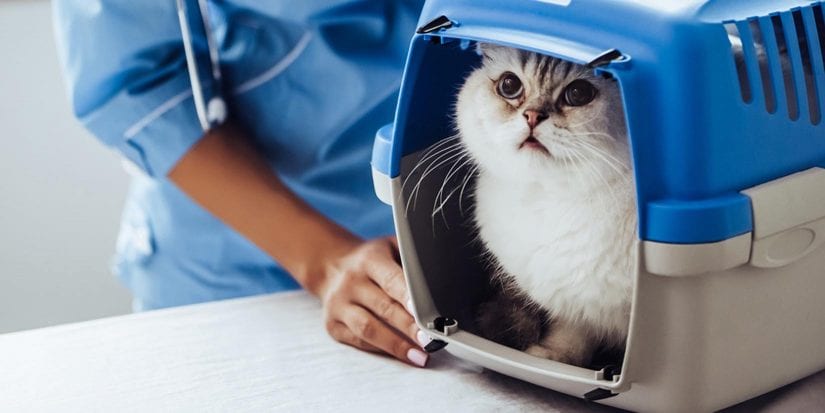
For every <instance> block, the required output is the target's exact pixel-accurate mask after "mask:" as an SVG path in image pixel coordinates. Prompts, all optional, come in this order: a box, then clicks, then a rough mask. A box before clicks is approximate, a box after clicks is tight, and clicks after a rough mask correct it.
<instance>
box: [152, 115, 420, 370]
mask: <svg viewBox="0 0 825 413" xmlns="http://www.w3.org/2000/svg"><path fill="white" fill-rule="evenodd" d="M168 176H169V178H170V179H171V181H172V182H174V183H175V184H176V185H177V186H178V187H180V188H181V189H182V190H183V191H184V192H185V193H187V194H188V195H189V196H190V197H192V198H193V199H194V200H195V201H196V202H198V203H199V204H200V205H201V206H203V207H204V208H205V209H207V210H208V211H210V212H211V213H212V214H214V215H215V216H217V217H218V218H219V219H221V220H222V221H223V222H224V223H226V224H227V225H229V226H230V227H232V228H233V229H235V230H236V231H238V232H239V233H241V234H242V235H244V236H245V237H246V238H247V239H249V240H250V241H252V242H253V243H255V244H256V245H257V246H258V247H259V248H261V249H262V250H263V251H265V252H266V253H268V254H269V255H270V256H272V257H273V258H274V259H275V260H276V261H278V262H279V263H280V264H281V265H283V266H284V268H285V269H286V270H287V271H289V273H290V274H292V276H293V277H295V279H296V280H297V281H298V282H299V283H300V284H301V285H303V286H304V288H306V289H307V290H308V291H309V292H310V293H312V294H315V295H317V296H318V297H319V298H320V299H321V301H322V302H323V305H324V314H325V317H326V328H327V330H328V331H329V333H330V334H331V335H332V336H333V337H334V338H335V339H337V340H339V341H341V342H344V343H347V344H350V345H353V346H355V347H358V348H361V349H364V350H368V351H381V352H386V353H389V354H391V355H393V356H394V357H396V358H398V359H400V360H403V361H406V362H408V363H412V364H416V365H420V366H423V365H424V363H425V362H426V359H427V357H426V353H423V352H422V351H421V350H420V347H419V346H417V345H415V344H413V343H415V342H416V335H417V333H418V328H417V327H416V325H415V321H414V320H413V318H412V317H411V316H410V314H409V313H408V312H407V311H406V310H405V309H404V307H403V304H404V303H406V302H407V300H408V296H407V291H406V286H405V284H404V278H403V274H402V272H401V267H400V266H399V264H398V261H397V252H396V247H395V244H394V240H393V239H382V240H375V241H368V242H364V241H362V240H360V239H358V238H357V237H356V236H354V235H353V234H351V233H349V232H348V231H347V230H345V229H344V228H341V227H340V226H338V225H337V224H335V223H334V222H332V221H330V220H329V219H327V218H326V217H324V216H323V215H321V214H319V213H318V212H316V211H315V210H313V209H312V208H311V207H310V206H309V205H307V204H306V203H304V202H303V201H301V200H300V199H299V198H298V197H297V196H295V195H294V194H293V193H292V192H291V191H290V190H289V189H288V188H286V187H285V186H284V185H283V184H282V183H281V182H280V180H279V179H278V177H277V176H276V175H275V174H274V173H273V172H272V171H271V169H270V167H269V165H268V164H267V163H266V162H265V160H264V159H263V157H262V156H261V155H260V153H259V152H258V151H257V150H256V148H254V147H253V145H252V144H251V142H250V140H249V139H247V138H246V137H245V135H244V134H243V132H242V131H241V130H240V129H237V128H232V127H227V126H224V127H220V128H217V129H213V130H212V131H210V132H209V133H207V134H206V135H205V136H204V137H203V138H202V139H201V140H200V141H199V142H198V143H197V144H195V146H194V147H193V148H192V149H191V150H190V151H189V152H187V153H186V154H185V155H184V156H183V158H181V160H180V161H179V162H178V163H177V164H176V165H175V166H174V167H173V168H172V170H171V171H170V173H169V175H168Z"/></svg>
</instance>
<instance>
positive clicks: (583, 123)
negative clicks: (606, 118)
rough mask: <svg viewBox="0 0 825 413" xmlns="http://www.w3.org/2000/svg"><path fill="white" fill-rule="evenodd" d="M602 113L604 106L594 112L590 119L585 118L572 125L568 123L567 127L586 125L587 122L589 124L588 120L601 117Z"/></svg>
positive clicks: (591, 120)
mask: <svg viewBox="0 0 825 413" xmlns="http://www.w3.org/2000/svg"><path fill="white" fill-rule="evenodd" d="M603 114H604V107H601V108H600V109H599V111H598V112H596V113H595V114H594V115H593V116H592V117H590V119H587V120H585V121H583V122H579V123H576V124H573V125H568V128H578V127H579V126H584V125H588V124H590V122H593V121H594V120H596V119H598V118H600V117H602V115H603Z"/></svg>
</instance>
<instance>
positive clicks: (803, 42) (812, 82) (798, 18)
mask: <svg viewBox="0 0 825 413" xmlns="http://www.w3.org/2000/svg"><path fill="white" fill-rule="evenodd" d="M792 15H793V22H794V30H796V37H797V40H798V42H799V54H800V57H801V59H802V74H803V76H804V77H805V94H806V95H807V97H808V113H809V115H810V119H811V123H812V124H814V125H817V124H819V121H820V120H821V119H822V115H821V113H820V109H819V103H820V102H819V97H818V95H817V88H816V78H815V77H814V65H813V61H814V52H813V48H812V47H811V43H810V42H809V41H808V32H807V30H806V28H805V20H804V17H803V16H802V11H801V10H795V11H794V12H793V13H792ZM823 86H825V85H823Z"/></svg>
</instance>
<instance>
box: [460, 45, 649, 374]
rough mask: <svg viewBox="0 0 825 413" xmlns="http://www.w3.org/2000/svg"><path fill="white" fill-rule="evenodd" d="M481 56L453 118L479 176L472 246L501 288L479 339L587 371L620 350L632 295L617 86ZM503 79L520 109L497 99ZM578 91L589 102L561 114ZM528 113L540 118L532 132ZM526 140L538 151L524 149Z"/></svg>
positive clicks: (535, 61) (630, 204)
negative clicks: (487, 258) (583, 86)
mask: <svg viewBox="0 0 825 413" xmlns="http://www.w3.org/2000/svg"><path fill="white" fill-rule="evenodd" d="M479 50H480V51H481V53H482V56H483V58H482V64H481V66H480V67H478V68H477V69H476V70H474V71H473V72H472V73H471V74H470V75H469V76H468V78H467V79H466V81H465V83H464V85H463V86H462V88H461V91H460V93H459V96H458V101H457V104H456V112H455V118H456V124H457V129H458V132H459V135H460V137H461V143H462V145H463V146H464V147H465V148H466V150H467V151H468V153H469V154H470V156H471V157H472V158H473V160H474V161H475V163H476V164H477V165H478V166H479V171H478V178H477V183H476V187H475V200H476V205H475V212H474V214H475V216H474V218H475V223H476V225H477V227H478V231H479V236H480V239H481V240H482V241H483V243H484V246H485V247H486V248H487V250H488V252H489V253H490V255H491V259H492V260H493V262H494V264H495V265H496V266H497V267H498V271H497V274H496V276H497V277H500V278H499V280H498V282H499V283H501V284H503V285H505V286H507V288H503V289H501V291H500V292H499V294H498V295H497V296H496V298H494V299H493V300H492V301H491V302H489V303H487V304H485V305H483V306H482V307H481V314H480V317H479V324H480V329H481V330H482V334H483V335H485V336H487V337H488V338H491V339H494V340H496V341H498V342H501V343H503V344H508V345H511V346H513V347H516V348H526V351H527V352H528V353H530V354H533V355H536V356H540V357H544V358H549V359H554V360H557V361H561V362H565V363H570V364H574V365H580V366H585V365H588V363H590V360H591V357H592V356H593V354H594V352H595V351H596V350H597V349H598V348H600V347H601V348H603V347H613V348H622V347H623V346H624V341H625V339H626V336H627V329H628V320H629V312H630V299H631V294H632V290H633V285H634V277H633V271H634V267H635V261H636V254H635V247H634V246H635V240H636V238H637V235H636V206H635V197H634V188H635V187H634V184H633V179H632V172H631V162H630V153H629V144H628V140H627V131H626V126H625V121H624V113H623V108H622V102H621V96H620V92H619V88H618V85H617V84H616V82H615V81H614V80H611V79H606V78H602V77H599V76H596V75H595V74H594V73H593V70H592V69H586V68H585V67H583V66H581V65H576V64H573V63H570V62H567V61H563V60H559V59H555V58H551V57H548V56H544V55H539V54H535V53H530V52H526V51H522V50H518V49H512V48H508V47H503V46H496V45H486V44H485V45H479ZM505 72H512V73H513V74H515V75H516V76H517V77H518V78H519V79H520V80H521V82H522V84H523V88H524V90H523V95H522V96H521V97H520V98H519V99H511V100H508V99H505V98H503V97H502V96H500V94H499V93H497V89H496V88H497V82H498V81H499V80H500V79H501V77H502V74H503V73H505ZM575 79H585V80H587V81H588V82H590V83H591V84H592V85H594V86H595V87H596V89H597V90H598V93H597V95H596V97H595V99H594V100H593V101H591V102H590V103H589V104H587V105H584V106H578V107H573V106H565V105H559V104H558V102H560V99H561V98H560V96H561V94H563V93H564V92H563V91H564V89H565V87H566V86H567V85H569V83H570V82H571V81H573V80H575ZM528 109H531V110H533V111H538V112H539V113H542V116H545V115H546V116H547V118H546V119H544V120H541V121H540V122H539V123H538V124H536V125H534V128H533V129H532V131H531V127H530V126H529V125H528V121H527V115H525V110H528ZM532 113H535V112H532ZM531 134H532V136H533V137H534V138H535V139H536V140H538V141H539V142H540V143H541V144H542V145H543V147H544V148H546V151H542V150H540V147H539V148H538V149H537V145H532V146H525V147H522V146H523V142H525V140H526V139H527V138H528V137H530V136H531ZM545 318H546V319H545ZM493 320H495V322H493ZM502 322H506V323H507V326H506V327H504V326H501V323H502ZM502 327H504V329H502ZM501 330H504V333H502V331H501ZM508 334H512V335H513V336H512V337H506V336H507V335H508Z"/></svg>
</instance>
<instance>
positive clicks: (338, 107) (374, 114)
mask: <svg viewBox="0 0 825 413" xmlns="http://www.w3.org/2000/svg"><path fill="white" fill-rule="evenodd" d="M187 3H188V5H189V9H194V10H197V3H195V1H193V0H187ZM422 3H423V0H421V1H419V0H301V1H292V0H278V1H274V0H273V1H258V0H233V1H229V0H227V1H218V0H215V1H209V9H210V11H209V14H210V23H211V28H212V31H213V34H214V36H215V39H216V40H217V43H218V44H219V46H220V62H221V68H222V71H223V82H222V84H221V85H216V84H215V82H214V79H212V78H211V77H210V76H209V73H210V72H209V69H208V62H209V59H208V49H207V48H206V40H205V36H203V34H204V32H203V31H202V30H203V29H202V27H200V26H199V24H200V23H199V21H198V22H195V21H194V20H193V23H192V24H193V34H194V36H195V38H194V41H193V43H194V44H195V49H196V53H197V60H198V62H199V67H200V66H204V67H205V69H204V70H202V71H201V70H199V73H202V74H203V75H202V79H203V81H204V86H203V87H204V89H203V92H204V94H206V95H207V96H210V95H214V94H216V93H218V91H219V90H220V91H221V94H222V95H223V97H224V99H225V100H226V102H227V105H228V108H229V117H230V119H232V121H233V122H234V123H237V124H240V125H242V126H243V127H244V128H245V129H246V130H247V131H248V132H249V133H250V134H251V136H252V138H253V139H255V141H256V142H257V144H258V146H259V147H260V150H261V151H262V153H263V155H264V156H265V157H266V159H267V160H268V161H269V162H270V165H271V167H272V170H273V172H274V173H276V174H278V176H279V177H280V178H281V179H282V180H283V181H284V183H285V184H286V185H287V186H288V187H289V188H291V189H292V190H293V191H294V192H295V193H296V194H297V195H298V196H300V197H301V198H303V199H304V200H305V201H307V202H308V203H309V204H310V205H312V206H313V207H314V208H316V209H317V210H318V211H320V212H321V213H323V214H324V215H326V216H327V217H329V218H331V219H332V220H334V221H335V222H337V223H338V224H340V225H342V226H343V227H345V228H347V229H349V230H350V231H352V232H354V233H355V234H358V235H359V236H361V237H363V238H374V237H378V236H382V235H387V234H392V233H393V227H392V215H391V211H390V209H389V207H387V206H386V205H383V204H382V203H380V202H379V201H378V200H377V199H376V197H375V195H374V194H373V190H372V182H371V174H370V168H369V161H370V150H371V146H372V141H373V137H374V134H375V131H376V130H377V129H378V128H379V127H380V126H381V125H383V124H385V123H389V122H391V121H392V118H393V111H394V106H395V101H396V98H397V91H398V88H399V85H400V80H401V73H402V70H403V65H404V59H405V56H406V51H407V46H408V43H409V39H410V37H411V36H412V34H413V31H414V30H415V23H416V20H417V17H418V13H419V12H420V8H421V5H422ZM53 4H54V16H55V27H56V32H57V39H58V48H59V51H60V55H61V60H62V65H63V70H64V73H65V77H66V79H67V83H68V89H69V94H70V97H71V101H72V104H73V107H74V111H75V114H76V116H77V117H78V118H79V119H80V120H81V121H82V122H83V124H84V125H85V126H86V127H87V128H88V129H89V130H90V131H91V132H92V133H93V134H94V135H95V136H96V137H98V138H99V139H100V140H101V141H102V142H103V143H105V144H106V145H108V146H110V147H112V148H114V149H116V150H117V151H119V152H120V153H121V154H122V155H123V157H124V159H125V160H126V162H125V163H126V164H128V165H130V167H129V168H127V169H129V170H131V171H132V175H133V179H132V185H131V189H130V192H129V197H128V201H127V205H126V208H125V211H124V215H123V221H122V225H121V232H120V236H119V239H118V243H117V253H116V257H115V264H114V269H115V272H116V273H117V274H118V275H119V276H120V277H121V278H122V280H123V281H124V282H125V283H126V285H127V286H128V287H129V288H130V289H131V290H132V292H133V294H134V296H135V306H136V308H137V309H154V308H161V307H168V306H175V305H182V304H189V303H196V302H202V301H209V300H216V299H223V298H230V297H237V296H244V295H252V294H261V293H267V292H274V291H280V290H287V289H295V288H299V286H298V284H297V283H296V282H295V281H294V280H293V279H292V278H291V277H290V276H289V275H288V274H287V273H286V272H285V271H284V270H283V269H281V268H280V267H279V266H278V264H277V263H275V262H274V261H273V260H272V258H271V257H269V256H268V255H266V254H265V253H264V252H262V251H261V250H260V249H258V248H257V247H256V246H254V245H253V244H251V243H250V242H249V241H247V240H246V239H245V238H243V237H242V236H241V235H239V234H238V233H236V232H234V231H233V230H232V229H230V228H228V227H227V226H225V225H224V224H223V223H222V222H221V221H219V220H218V219H216V218H215V217H214V216H212V215H210V214H209V213H208V212H206V211H205V210H204V209H202V208H201V207H199V206H198V205H197V204H195V203H194V202H193V201H192V200H191V199H190V198H188V197H187V196H186V195H185V194H183V193H182V192H181V191H180V190H179V189H177V188H176V187H175V186H174V185H173V184H172V183H171V182H170V181H169V180H167V179H166V175H167V173H168V172H169V170H170V169H171V168H172V167H173V166H174V165H175V163H177V161H178V160H180V158H181V157H182V156H183V155H184V154H185V153H186V152H187V151H188V150H189V149H190V148H191V146H192V145H193V144H194V143H195V142H197V141H198V139H200V138H201V136H202V135H203V131H202V129H201V126H200V123H199V121H198V118H197V114H196V111H195V106H194V101H193V98H192V88H191V84H190V81H189V76H188V72H187V65H186V60H185V54H184V49H183V43H182V40H181V30H180V26H179V22H178V17H177V9H176V7H175V1H174V0H140V1H135V0H61V1H55V2H53ZM196 27H200V30H196V29H195V28H196Z"/></svg>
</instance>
